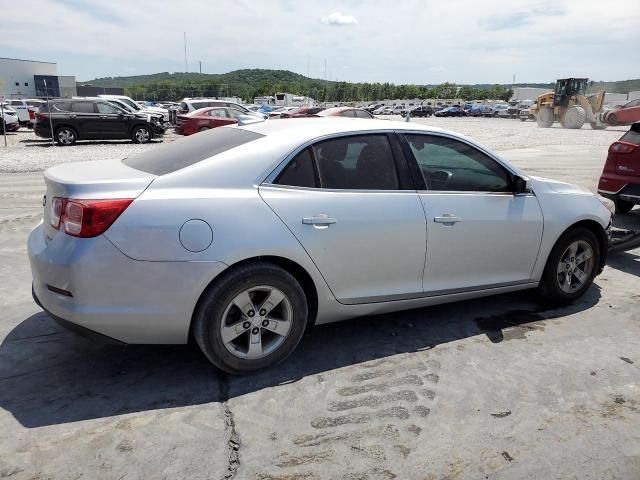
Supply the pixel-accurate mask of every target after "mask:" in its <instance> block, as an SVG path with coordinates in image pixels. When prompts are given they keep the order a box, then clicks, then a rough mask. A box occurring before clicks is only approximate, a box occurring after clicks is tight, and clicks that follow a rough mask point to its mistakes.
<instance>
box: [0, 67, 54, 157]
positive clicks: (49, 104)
mask: <svg viewBox="0 0 640 480" xmlns="http://www.w3.org/2000/svg"><path fill="white" fill-rule="evenodd" d="M42 80H43V81H44V94H45V96H46V98H47V113H48V114H49V130H51V145H53V146H55V145H56V142H55V140H54V139H53V119H52V118H51V114H52V113H53V111H52V110H51V103H50V102H49V88H48V87H47V79H46V78H43V79H42ZM3 119H4V115H3ZM6 141H7V139H6V137H5V142H6Z"/></svg>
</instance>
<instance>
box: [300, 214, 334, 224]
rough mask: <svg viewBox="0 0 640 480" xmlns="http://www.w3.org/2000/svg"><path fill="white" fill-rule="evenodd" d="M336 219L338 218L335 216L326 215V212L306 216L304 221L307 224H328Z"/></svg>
mask: <svg viewBox="0 0 640 480" xmlns="http://www.w3.org/2000/svg"><path fill="white" fill-rule="evenodd" d="M336 221H337V220H336V219H335V218H331V217H330V216H328V215H324V214H319V215H314V216H313V217H304V218H303V219H302V223H303V224H305V225H323V226H328V225H331V224H333V223H336Z"/></svg>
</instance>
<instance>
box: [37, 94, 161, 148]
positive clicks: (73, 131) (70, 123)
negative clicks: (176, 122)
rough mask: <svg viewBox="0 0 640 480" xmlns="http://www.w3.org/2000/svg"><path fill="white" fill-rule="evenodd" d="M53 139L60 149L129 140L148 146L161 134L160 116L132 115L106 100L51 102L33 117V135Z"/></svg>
mask: <svg viewBox="0 0 640 480" xmlns="http://www.w3.org/2000/svg"><path fill="white" fill-rule="evenodd" d="M51 124H53V132H54V138H55V139H56V141H57V142H58V144H59V145H73V144H74V143H76V140H103V139H108V140H112V139H120V138H130V139H131V140H133V142H134V143H147V142H149V141H150V140H151V139H152V138H154V137H161V136H162V135H163V134H164V130H165V129H164V127H163V126H162V124H161V121H160V116H159V115H158V116H154V115H147V114H134V113H130V112H127V111H125V110H123V109H122V108H120V107H118V106H116V105H114V104H112V103H110V102H109V101H108V100H102V99H95V100H84V99H83V100H75V99H74V100H51V101H49V103H48V104H47V105H43V106H42V107H40V109H39V110H38V113H36V118H35V122H34V126H33V131H34V132H35V134H36V135H37V136H39V137H43V138H51V126H50V125H51Z"/></svg>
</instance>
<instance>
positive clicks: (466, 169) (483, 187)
mask: <svg viewBox="0 0 640 480" xmlns="http://www.w3.org/2000/svg"><path fill="white" fill-rule="evenodd" d="M405 138H406V139H407V142H408V143H409V146H410V148H411V151H412V152H413V155H414V157H415V159H416V161H417V163H418V166H419V167H420V171H421V172H422V176H423V177H424V181H425V183H426V185H427V188H428V189H429V190H435V191H455V192H509V191H510V190H511V184H512V177H511V174H510V173H509V172H508V171H507V170H506V169H505V168H504V167H502V165H500V164H498V163H497V162H496V161H495V160H493V159H492V158H490V157H488V156H487V155H485V154H484V153H482V152H481V151H480V150H478V149H476V148H474V147H472V146H470V145H467V144H466V143H464V142H460V141H458V140H454V139H450V138H445V137H438V136H435V135H418V134H409V135H405Z"/></svg>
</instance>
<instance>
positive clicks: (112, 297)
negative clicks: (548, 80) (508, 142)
mask: <svg viewBox="0 0 640 480" xmlns="http://www.w3.org/2000/svg"><path fill="white" fill-rule="evenodd" d="M44 176H45V181H46V186H47V190H46V197H45V206H44V220H43V222H42V223H41V224H40V225H38V226H37V227H36V228H35V229H34V230H33V231H32V232H31V234H30V236H29V241H28V253H29V259H30V262H31V270H32V274H33V293H34V298H35V299H36V301H37V302H38V303H39V304H40V305H41V306H42V307H43V308H44V309H45V310H46V311H48V312H50V313H51V314H52V315H53V317H54V318H56V319H57V320H59V321H60V323H62V324H63V325H70V326H71V327H74V328H75V329H76V330H82V328H84V329H89V330H93V331H96V332H98V333H100V334H102V335H106V336H108V337H112V338H114V339H116V340H119V341H121V342H127V343H147V344H148V343H174V344H181V343H187V341H188V340H189V338H190V337H191V338H193V339H195V341H196V342H197V344H198V345H199V346H200V348H201V349H202V350H203V352H204V353H205V355H206V356H207V357H208V358H209V359H210V360H211V361H212V362H213V363H214V364H216V365H217V366H218V367H220V368H221V369H223V370H225V371H227V372H231V373H249V372H252V371H255V370H258V369H261V368H265V367H267V366H270V365H273V364H275V363H277V362H280V361H282V360H284V359H285V358H286V357H287V356H288V355H289V354H291V352H293V350H294V349H295V348H296V346H297V344H298V343H299V341H300V339H301V338H302V335H303V333H304V332H305V330H307V327H309V326H310V325H313V324H322V323H328V322H335V321H338V320H343V319H347V318H353V317H357V316H363V315H374V314H380V313H385V312H391V311H398V310H404V309H411V308H419V307H425V306H428V305H435V304H441V303H446V302H453V301H457V300H465V299H470V298H476V297H484V296H488V295H494V294H499V293H507V292H514V291H517V290H525V289H538V291H539V292H540V293H541V294H542V295H543V298H544V299H545V301H546V302H549V303H553V304H561V303H568V302H572V301H575V300H576V299H578V298H579V297H580V296H581V295H583V294H584V293H585V292H586V291H587V289H588V288H589V287H590V285H591V283H592V281H593V279H594V277H595V276H596V275H597V274H598V273H600V272H601V271H602V269H603V267H604V264H605V260H606V253H607V230H608V228H609V226H610V222H611V215H612V214H611V211H610V210H609V209H608V208H607V207H605V205H604V204H603V203H601V202H600V200H599V198H598V197H597V196H595V195H593V194H592V193H590V192H589V191H587V190H585V189H583V188H580V187H577V186H574V185H570V184H567V183H563V182H557V181H553V180H546V179H542V178H535V177H530V176H528V175H527V174H526V173H524V172H523V171H521V170H520V169H518V168H517V167H515V166H513V165H511V164H510V163H508V162H507V161H505V160H504V159H503V158H501V157H500V156H499V155H497V154H495V153H493V152H491V151H490V150H488V149H487V148H485V147H483V146H482V145H480V144H478V143H476V142H475V141H473V140H471V139H470V138H467V137H464V136H462V135H458V134H455V133H452V132H449V131H446V130H441V129H436V128H430V127H427V126H423V125H419V124H416V123H406V122H380V121H377V120H364V119H353V118H339V117H324V118H304V119H291V120H288V121H273V122H261V123H255V124H253V125H248V126H243V127H219V128H214V129H212V130H209V131H207V132H203V133H198V134H197V135H193V136H192V137H187V138H186V139H184V140H177V141H175V142H171V143H169V144H167V145H161V146H159V147H156V148H153V149H149V150H147V151H145V152H143V153H140V154H138V155H132V156H129V157H127V158H125V159H124V160H121V161H120V160H107V161H95V162H74V163H67V164H61V165H57V166H55V167H52V168H50V169H49V170H47V171H46V172H45V174H44ZM424 316H425V317H428V316H429V315H428V313H426V314H425V315H424ZM357 341H358V339H357V338H354V339H353V342H355V343H357ZM390 341H391V342H392V340H390Z"/></svg>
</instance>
